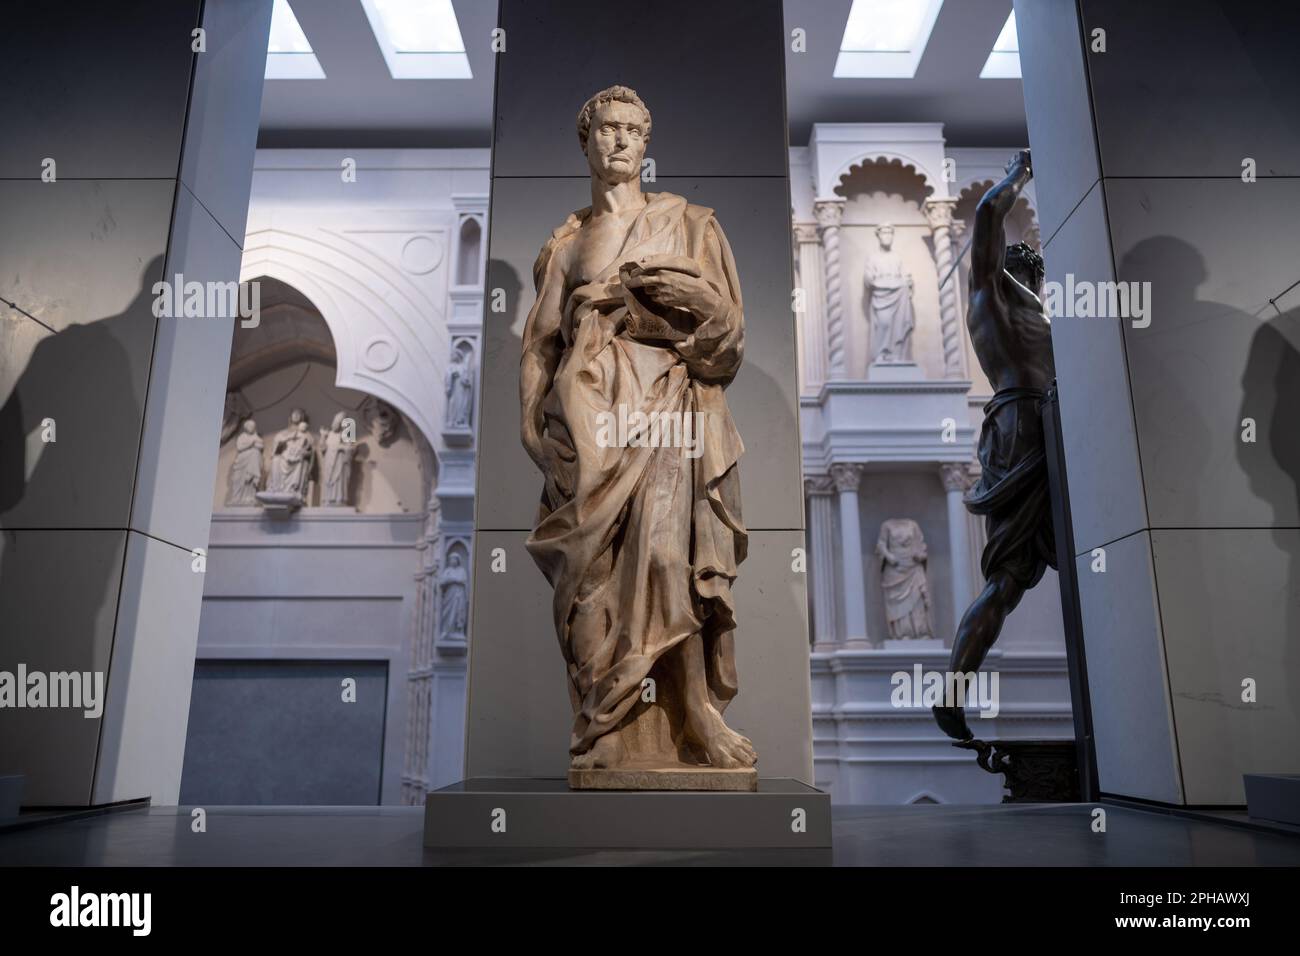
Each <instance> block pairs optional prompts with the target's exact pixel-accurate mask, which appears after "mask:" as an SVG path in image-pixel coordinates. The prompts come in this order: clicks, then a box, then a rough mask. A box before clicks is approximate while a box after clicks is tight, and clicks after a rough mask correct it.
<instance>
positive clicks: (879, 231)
mask: <svg viewBox="0 0 1300 956" xmlns="http://www.w3.org/2000/svg"><path fill="white" fill-rule="evenodd" d="M876 239H878V240H879V241H880V248H881V249H884V250H886V251H888V250H889V248H890V246H892V245H893V244H894V227H893V226H892V225H890V224H889V223H887V222H883V223H881V224H880V225H879V226H877V227H876Z"/></svg>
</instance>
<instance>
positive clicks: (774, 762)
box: [465, 531, 812, 780]
mask: <svg viewBox="0 0 1300 956" xmlns="http://www.w3.org/2000/svg"><path fill="white" fill-rule="evenodd" d="M526 538H527V534H526V533H525V532H519V531H513V532H511V531H480V532H479V533H478V535H477V538H476V543H475V547H474V564H475V566H474V620H473V622H472V627H473V631H472V633H473V635H474V638H473V640H472V641H471V643H470V668H469V720H468V726H467V728H466V744H465V748H466V757H465V759H466V776H469V777H516V776H524V777H528V776H543V777H555V776H563V775H564V773H565V771H566V769H567V768H568V762H569V754H568V740H569V731H570V728H571V727H572V723H573V713H572V710H571V709H570V707H569V700H568V697H567V695H566V694H565V691H564V688H565V685H566V683H567V681H568V677H567V675H566V674H565V667H564V660H563V658H562V657H561V654H560V649H559V647H558V645H557V644H556V638H555V628H554V625H553V624H552V615H551V603H552V602H551V589H550V586H549V585H548V584H547V583H546V579H545V578H544V577H543V576H542V573H541V572H540V571H539V570H538V569H537V567H536V565H534V564H533V560H532V558H531V557H530V556H529V554H528V552H527V551H526V550H525V549H524V540H525V539H526ZM803 546H804V539H803V532H801V531H760V532H755V533H752V534H751V535H750V539H749V557H748V558H747V559H746V561H745V562H744V563H743V564H742V565H741V566H740V577H739V578H738V579H737V581H736V585H735V590H734V593H735V599H736V608H737V611H736V613H737V619H738V624H739V626H738V628H737V630H736V669H737V671H738V673H739V675H740V693H739V694H738V695H737V697H736V699H735V700H734V701H733V702H732V703H731V705H730V706H729V707H728V708H727V711H726V717H727V723H728V725H729V726H731V727H732V728H733V729H734V730H736V731H737V732H738V733H741V734H744V735H745V736H746V737H749V738H750V739H751V740H752V741H753V742H754V746H755V748H756V749H757V750H758V754H759V758H758V759H759V767H760V768H761V769H760V773H761V774H762V776H764V777H795V778H797V779H800V780H811V779H812V724H811V701H810V697H809V694H810V691H809V681H808V651H807V640H806V638H805V637H804V635H805V634H806V628H807V623H806V618H807V603H806V598H805V595H804V580H803V578H804V575H803V574H802V573H799V572H796V571H793V570H791V551H792V549H793V548H796V547H803ZM497 549H501V550H500V554H499V555H496V554H494V552H495V551H496V550H497ZM494 559H495V560H497V561H498V564H497V566H498V567H501V566H502V563H501V562H504V567H505V569H506V570H505V571H503V572H494V571H493V570H492V568H493V561H494ZM502 688H508V689H510V692H508V693H503V692H502ZM485 702H488V703H490V706H488V705H487V704H486V703H485Z"/></svg>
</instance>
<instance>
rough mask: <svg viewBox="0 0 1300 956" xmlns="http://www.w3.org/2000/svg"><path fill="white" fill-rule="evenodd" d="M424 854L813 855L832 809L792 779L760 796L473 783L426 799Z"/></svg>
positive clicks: (556, 783) (529, 781)
mask: <svg viewBox="0 0 1300 956" xmlns="http://www.w3.org/2000/svg"><path fill="white" fill-rule="evenodd" d="M424 845H425V846H426V847H432V848H437V849H445V848H450V847H481V848H485V847H502V848H519V847H565V848H588V849H590V848H600V849H659V850H663V849H710V850H712V849H774V848H775V849H813V848H829V847H830V845H831V799H830V795H829V794H826V793H823V792H822V791H820V790H818V789H816V788H815V787H810V786H808V785H807V784H804V783H800V782H799V781H797V780H791V779H789V778H776V779H760V780H759V782H758V791H757V792H756V793H735V792H732V793H725V792H724V793H719V792H701V791H690V792H687V791H672V792H666V791H658V790H656V791H647V790H640V791H628V790H620V791H610V790H600V791H595V790H570V789H569V787H568V783H567V782H566V781H565V780H563V779H562V778H558V777H541V778H537V777H476V778H470V779H469V780H463V781H461V782H460V783H456V784H452V785H451V786H450V787H443V788H442V789H441V790H435V791H434V792H433V793H430V794H429V795H428V796H426V797H425V804H424Z"/></svg>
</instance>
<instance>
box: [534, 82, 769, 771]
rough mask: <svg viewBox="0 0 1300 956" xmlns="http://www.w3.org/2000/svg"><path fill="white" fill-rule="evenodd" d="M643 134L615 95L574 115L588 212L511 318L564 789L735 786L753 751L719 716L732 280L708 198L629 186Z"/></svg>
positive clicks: (629, 99) (732, 685)
mask: <svg viewBox="0 0 1300 956" xmlns="http://www.w3.org/2000/svg"><path fill="white" fill-rule="evenodd" d="M649 138H650V112H649V110H648V109H647V108H646V106H645V104H644V103H643V102H642V101H641V99H640V97H638V96H637V95H636V93H635V92H634V91H633V90H630V89H628V88H626V87H622V86H614V87H610V88H609V89H607V90H603V91H601V92H600V93H597V94H596V95H595V96H593V97H592V98H591V99H590V100H588V101H587V103H586V105H585V106H584V107H583V108H582V111H581V112H580V113H579V115H578V140H579V142H580V144H581V146H582V150H583V152H584V153H585V154H586V156H587V162H588V165H589V167H590V170H591V205H590V206H589V207H587V208H586V209H582V210H580V211H578V212H575V213H573V214H571V215H570V216H569V217H568V220H567V221H566V222H565V223H563V224H562V225H561V226H560V227H559V228H558V229H556V230H555V231H554V233H553V234H552V235H551V237H550V239H548V240H547V242H546V244H545V246H544V247H543V248H542V252H541V255H540V256H539V257H538V260H537V264H536V265H535V266H534V268H533V278H534V281H535V284H536V287H537V301H536V303H535V304H534V305H533V308H532V311H531V312H530V313H529V316H528V322H527V325H526V327H525V329H524V341H523V358H522V363H521V366H520V376H519V394H520V403H521V412H522V415H521V423H522V439H523V444H524V447H525V448H526V449H527V451H528V454H529V456H530V457H531V458H532V459H533V461H534V462H535V463H536V464H537V467H538V468H539V469H540V470H541V472H542V475H543V477H544V478H545V486H544V489H543V492H542V500H541V506H540V509H539V512H538V517H537V522H536V526H535V527H534V529H533V533H532V535H531V537H529V539H528V543H527V546H528V550H529V552H530V553H531V554H532V556H533V558H534V560H535V561H536V562H537V565H538V566H539V567H540V568H541V569H542V571H543V572H544V573H545V575H546V577H547V580H549V581H550V583H551V586H552V587H553V588H554V589H555V600H554V616H555V629H556V633H557V636H558V637H559V640H560V648H561V650H562V652H563V654H564V659H565V663H566V664H567V665H568V675H569V695H570V699H571V702H572V705H573V711H574V720H573V733H572V737H571V739H570V741H569V754H570V770H569V783H570V785H571V786H574V787H577V788H621V789H658V788H673V789H753V788H754V787H755V786H756V785H757V774H756V773H755V771H754V770H753V767H754V764H755V762H756V760H757V757H756V755H755V752H754V748H753V746H752V745H751V744H750V742H749V740H747V739H746V738H745V737H743V736H741V735H740V734H738V733H736V732H735V731H733V730H732V729H731V728H729V727H728V726H727V725H726V723H724V721H723V719H722V711H723V709H724V708H725V707H726V705H727V703H728V702H729V701H730V700H731V699H732V698H733V697H734V696H735V694H736V690H737V680H736V666H735V653H734V641H733V636H734V631H735V627H736V619H735V606H734V602H733V600H732V594H731V587H732V582H733V581H734V580H735V578H736V568H737V565H739V564H740V562H741V561H742V560H744V557H745V549H746V541H747V534H746V531H745V528H744V526H743V524H742V523H741V516H740V481H739V474H738V471H737V461H738V459H739V458H740V455H741V453H742V452H743V451H744V446H743V445H742V444H741V441H740V435H739V433H738V432H737V431H736V426H735V424H734V423H733V422H732V418H731V414H730V412H729V411H728V408H727V401H726V398H725V396H724V394H723V389H724V388H725V387H726V386H727V385H728V384H730V382H731V380H732V378H733V377H734V376H735V374H736V372H737V370H738V369H739V368H740V362H741V355H742V351H743V341H744V316H743V310H742V306H741V295H740V283H739V279H738V278H737V275H736V264H735V261H734V259H733V258H732V255H731V248H730V246H729V245H728V244H727V239H726V237H725V236H724V235H723V232H722V228H721V226H720V225H719V224H718V221H717V219H716V218H715V217H714V216H713V211H712V210H711V209H707V208H704V207H701V206H695V205H692V204H690V203H688V202H687V201H686V200H685V199H683V198H682V197H680V196H675V195H672V194H671V193H663V192H661V193H655V194H653V195H647V194H644V193H642V191H641V161H642V157H643V156H644V154H645V147H646V143H647V142H648V141H649ZM614 419H618V420H619V421H620V422H624V423H625V422H626V421H628V420H631V421H632V422H633V425H632V427H631V428H624V427H619V428H614V427H611V426H612V423H613V421H614ZM683 426H684V427H683ZM681 438H685V439H686V441H673V440H669V439H681Z"/></svg>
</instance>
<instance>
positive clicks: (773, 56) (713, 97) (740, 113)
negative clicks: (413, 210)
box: [492, 0, 789, 229]
mask: <svg viewBox="0 0 1300 956" xmlns="http://www.w3.org/2000/svg"><path fill="white" fill-rule="evenodd" d="M500 25H501V27H502V29H504V30H505V31H506V33H505V39H506V49H505V52H504V53H502V54H500V55H498V57H497V98H496V126H495V131H494V136H493V140H492V175H493V177H494V178H495V177H506V176H530V177H535V176H581V177H583V178H586V175H587V163H586V160H585V159H584V158H583V155H582V151H581V149H580V148H579V146H578V133H577V118H578V110H579V109H581V108H582V104H583V103H584V102H585V101H586V99H587V97H588V96H590V95H591V94H592V93H595V92H596V91H597V90H603V89H604V88H605V87H607V86H613V85H614V84H615V83H620V84H622V85H624V86H630V87H632V89H634V90H636V91H637V93H638V94H639V95H640V97H641V98H642V99H643V100H644V101H645V103H646V105H648V106H649V107H650V112H651V113H652V114H653V117H654V124H653V128H652V130H651V137H650V144H649V147H648V148H647V150H646V156H647V157H649V158H652V159H654V161H655V165H656V167H657V170H658V175H660V176H777V177H785V176H786V175H787V166H788V164H789V155H788V152H789V151H788V149H787V146H786V120H785V72H784V71H785V59H784V56H785V43H784V35H785V26H784V21H783V18H782V11H781V4H780V3H778V2H770V0H748V2H745V0H739V2H738V0H710V2H707V3H701V2H700V0H654V2H653V3H621V4H610V3H607V2H604V0H502V3H501V19H500ZM556 225H559V223H556ZM723 228H724V229H725V228H726V223H723Z"/></svg>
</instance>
